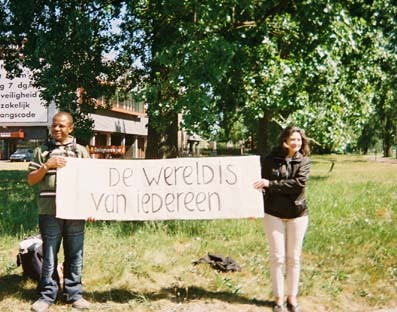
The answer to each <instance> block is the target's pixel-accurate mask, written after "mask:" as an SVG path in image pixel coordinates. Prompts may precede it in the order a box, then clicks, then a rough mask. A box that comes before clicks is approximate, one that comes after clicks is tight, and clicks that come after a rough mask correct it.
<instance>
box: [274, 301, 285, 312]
mask: <svg viewBox="0 0 397 312" xmlns="http://www.w3.org/2000/svg"><path fill="white" fill-rule="evenodd" d="M273 312H284V305H278V304H276V303H275V304H274V306H273Z"/></svg>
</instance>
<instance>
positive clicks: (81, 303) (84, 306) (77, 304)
mask: <svg viewBox="0 0 397 312" xmlns="http://www.w3.org/2000/svg"><path fill="white" fill-rule="evenodd" d="M72 307H73V308H75V309H78V310H88V309H89V308H90V303H89V302H88V301H87V300H85V299H84V298H80V299H78V300H76V301H74V302H73V303H72Z"/></svg>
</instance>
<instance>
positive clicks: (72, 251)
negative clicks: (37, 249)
mask: <svg viewBox="0 0 397 312" xmlns="http://www.w3.org/2000/svg"><path fill="white" fill-rule="evenodd" d="M84 225H85V221H84V220H63V219H57V218H56V217H55V216H51V215H39V227H40V233H41V236H42V239H43V267H42V270H41V279H40V282H39V292H40V298H39V300H43V301H45V302H47V303H50V304H51V303H54V302H55V300H56V298H57V295H58V290H59V276H58V272H57V266H58V252H59V248H60V245H61V242H62V239H63V251H64V257H65V259H64V263H63V292H64V294H65V295H66V301H67V302H74V301H76V300H78V299H80V298H82V291H83V289H82V284H81V272H82V267H83V246H84Z"/></svg>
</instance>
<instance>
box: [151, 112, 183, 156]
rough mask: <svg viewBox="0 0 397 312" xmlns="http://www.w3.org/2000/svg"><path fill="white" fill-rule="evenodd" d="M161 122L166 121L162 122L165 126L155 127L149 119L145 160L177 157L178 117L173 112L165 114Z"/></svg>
mask: <svg viewBox="0 0 397 312" xmlns="http://www.w3.org/2000/svg"><path fill="white" fill-rule="evenodd" d="M162 120H164V121H167V122H164V124H165V123H166V125H165V126H163V125H161V127H156V126H153V123H151V122H150V117H149V125H148V142H147V147H146V159H163V158H175V157H178V115H177V114H176V113H174V112H171V113H166V114H164V115H163V116H162ZM162 129H164V131H162Z"/></svg>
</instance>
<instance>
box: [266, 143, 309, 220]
mask: <svg viewBox="0 0 397 312" xmlns="http://www.w3.org/2000/svg"><path fill="white" fill-rule="evenodd" d="M309 174H310V159H309V158H308V157H306V156H303V155H302V154H301V153H299V152H297V153H296V154H295V155H294V157H292V159H291V160H289V161H288V160H286V158H285V153H284V151H282V150H281V149H276V150H273V151H272V152H271V153H270V154H269V155H268V156H267V157H266V158H265V159H263V160H262V177H263V178H265V179H268V180H270V183H269V187H267V188H265V195H264V199H265V213H267V214H270V215H273V216H275V217H279V218H283V219H292V218H298V217H301V216H305V215H307V214H308V207H307V203H306V197H305V188H306V184H307V181H308V180H309Z"/></svg>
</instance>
